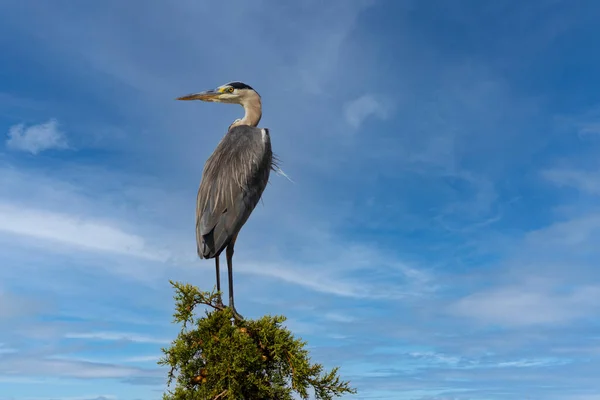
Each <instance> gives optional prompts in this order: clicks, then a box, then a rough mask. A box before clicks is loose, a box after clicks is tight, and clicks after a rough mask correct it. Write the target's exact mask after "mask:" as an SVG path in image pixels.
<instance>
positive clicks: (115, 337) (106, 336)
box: [65, 332, 170, 344]
mask: <svg viewBox="0 0 600 400" xmlns="http://www.w3.org/2000/svg"><path fill="white" fill-rule="evenodd" d="M65 338H67V339H89V340H100V341H126V342H135V343H159V344H166V343H170V340H169V339H161V338H154V337H150V336H146V335H140V334H137V333H127V332H83V333H67V334H65Z"/></svg>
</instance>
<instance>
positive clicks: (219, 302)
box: [215, 256, 223, 306]
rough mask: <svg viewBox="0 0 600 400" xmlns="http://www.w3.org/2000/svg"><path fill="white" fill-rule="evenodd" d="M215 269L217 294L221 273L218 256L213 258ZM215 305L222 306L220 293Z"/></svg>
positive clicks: (219, 288)
mask: <svg viewBox="0 0 600 400" xmlns="http://www.w3.org/2000/svg"><path fill="white" fill-rule="evenodd" d="M215 269H216V270H217V292H220V291H221V271H220V269H219V256H216V257H215ZM217 304H218V305H220V306H222V305H223V300H222V299H221V293H219V297H218V298H217Z"/></svg>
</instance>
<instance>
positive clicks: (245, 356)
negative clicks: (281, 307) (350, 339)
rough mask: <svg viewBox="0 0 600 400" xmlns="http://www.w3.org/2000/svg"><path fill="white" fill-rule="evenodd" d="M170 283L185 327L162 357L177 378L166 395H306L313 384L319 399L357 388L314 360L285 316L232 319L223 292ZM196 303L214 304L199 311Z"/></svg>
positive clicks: (283, 399)
mask: <svg viewBox="0 0 600 400" xmlns="http://www.w3.org/2000/svg"><path fill="white" fill-rule="evenodd" d="M171 284H172V285H173V286H174V287H175V289H176V294H175V301H176V311H175V313H174V318H175V320H174V322H176V323H180V324H182V328H181V332H180V333H179V335H178V336H177V338H176V339H175V340H174V341H173V342H172V344H171V346H170V347H169V348H163V349H162V351H163V353H164V356H163V358H161V359H160V360H159V362H158V363H159V364H161V365H169V366H170V371H169V375H168V384H169V386H171V385H172V383H173V380H175V381H176V384H175V387H174V389H173V390H167V393H165V394H164V395H163V399H164V400H184V399H185V400H196V399H197V400H234V399H235V400H258V399H273V400H288V399H293V398H294V397H293V393H294V392H296V393H297V394H298V395H299V396H300V397H301V398H303V399H308V398H309V390H310V389H311V388H312V390H313V391H314V396H315V398H316V399H332V398H333V397H334V396H341V395H342V394H344V393H356V391H355V389H352V388H351V387H350V386H349V383H348V382H344V381H341V380H340V378H339V376H338V375H337V372H338V368H337V367H336V368H333V369H332V370H331V371H329V372H323V366H322V365H320V364H311V362H310V358H309V354H308V351H307V350H306V349H305V348H304V346H305V345H306V343H305V342H303V341H301V340H299V339H296V338H294V336H293V335H292V333H291V332H290V331H289V330H288V329H286V328H284V327H282V323H283V322H284V321H285V320H286V318H285V317H283V316H274V317H273V316H264V317H262V318H260V319H257V320H241V321H235V323H233V322H232V321H234V320H233V315H232V313H231V311H230V310H229V308H227V307H223V306H221V304H220V302H219V301H218V299H219V293H215V292H201V291H199V290H198V289H197V288H196V287H195V286H192V285H189V284H181V283H174V282H171ZM198 305H208V306H210V307H211V308H212V309H207V310H205V315H204V316H202V317H197V316H195V310H196V307H197V306H198Z"/></svg>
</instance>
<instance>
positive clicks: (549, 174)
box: [542, 169, 600, 194]
mask: <svg viewBox="0 0 600 400" xmlns="http://www.w3.org/2000/svg"><path fill="white" fill-rule="evenodd" d="M542 176H543V177H544V178H545V179H547V180H548V181H550V182H552V183H554V184H555V185H557V186H570V187H573V188H575V189H579V190H581V191H583V192H588V193H591V194H600V173H598V172H589V171H580V170H575V169H549V170H546V171H543V172H542Z"/></svg>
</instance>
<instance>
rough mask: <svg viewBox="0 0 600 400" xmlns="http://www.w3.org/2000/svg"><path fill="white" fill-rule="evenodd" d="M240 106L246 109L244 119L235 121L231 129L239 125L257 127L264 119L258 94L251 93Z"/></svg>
mask: <svg viewBox="0 0 600 400" xmlns="http://www.w3.org/2000/svg"><path fill="white" fill-rule="evenodd" d="M240 104H241V105H242V107H244V118H242V119H236V120H235V121H233V124H231V126H230V127H229V129H231V128H233V127H234V126H238V125H249V126H257V125H258V123H259V122H260V118H261V117H262V103H261V101H260V96H259V95H258V94H256V93H251V94H249V95H248V97H247V98H245V99H243V101H242V102H241V103H240Z"/></svg>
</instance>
